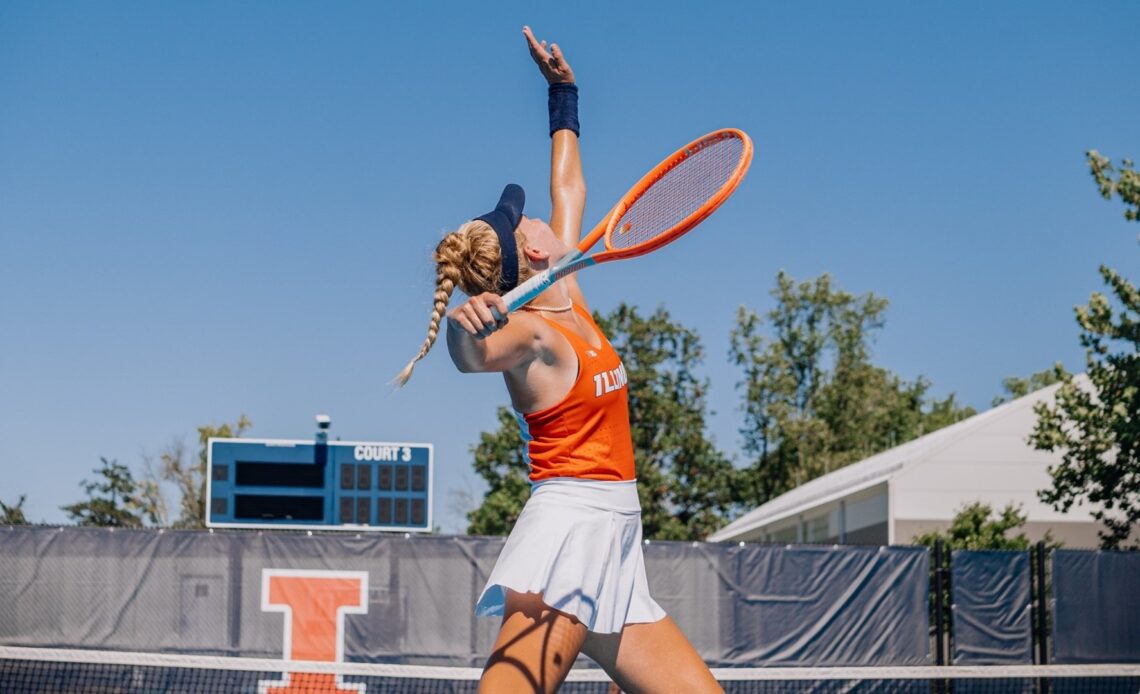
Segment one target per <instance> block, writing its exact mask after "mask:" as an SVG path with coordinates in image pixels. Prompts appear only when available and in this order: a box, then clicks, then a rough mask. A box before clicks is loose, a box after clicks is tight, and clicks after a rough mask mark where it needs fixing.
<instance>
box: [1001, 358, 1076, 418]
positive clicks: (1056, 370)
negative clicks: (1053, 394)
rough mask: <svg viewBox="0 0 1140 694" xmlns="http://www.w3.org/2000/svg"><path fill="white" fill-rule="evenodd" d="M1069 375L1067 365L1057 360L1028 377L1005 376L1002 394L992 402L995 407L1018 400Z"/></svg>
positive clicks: (1002, 383) (1002, 382)
mask: <svg viewBox="0 0 1140 694" xmlns="http://www.w3.org/2000/svg"><path fill="white" fill-rule="evenodd" d="M1068 377H1069V372H1067V371H1065V367H1064V366H1061V362H1057V363H1056V364H1054V365H1053V366H1051V367H1050V368H1048V369H1045V370H1044V371H1038V372H1037V373H1034V374H1030V375H1029V377H1028V378H1019V377H1017V376H1010V377H1009V378H1003V379H1002V381H1001V387H1002V391H1003V392H1002V394H1001V395H999V396H997V397H996V398H994V399H993V402H992V403H991V404H992V405H993V406H994V407H997V406H998V405H1000V404H1002V403H1005V402H1009V401H1010V400H1016V399H1018V398H1021V397H1024V396H1026V395H1029V394H1030V393H1033V392H1035V391H1038V390H1041V389H1042V388H1046V387H1048V386H1051V385H1053V384H1054V383H1060V382H1061V381H1063V380H1065V379H1066V378H1068Z"/></svg>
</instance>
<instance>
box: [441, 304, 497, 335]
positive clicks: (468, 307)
mask: <svg viewBox="0 0 1140 694" xmlns="http://www.w3.org/2000/svg"><path fill="white" fill-rule="evenodd" d="M448 317H449V318H450V319H451V320H452V322H453V323H455V324H456V325H458V326H459V327H460V328H462V329H463V331H464V332H466V333H468V334H469V335H472V336H473V337H477V338H485V337H487V336H488V335H490V334H491V333H493V332H495V331H496V330H499V329H500V328H502V327H503V326H504V325H506V324H507V320H508V318H507V304H506V302H504V301H503V297H501V296H499V295H497V294H490V293H488V294H481V295H479V296H476V297H472V298H471V299H469V300H468V301H467V302H466V303H464V304H463V305H462V306H459V307H458V308H456V309H455V310H454V311H452V312H451V313H450V314H449V315H448Z"/></svg>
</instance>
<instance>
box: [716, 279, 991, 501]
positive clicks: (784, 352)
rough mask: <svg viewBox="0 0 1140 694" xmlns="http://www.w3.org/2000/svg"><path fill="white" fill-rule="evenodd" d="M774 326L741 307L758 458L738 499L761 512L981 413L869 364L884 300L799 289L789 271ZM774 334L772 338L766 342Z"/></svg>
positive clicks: (737, 338)
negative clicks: (808, 485) (818, 481)
mask: <svg viewBox="0 0 1140 694" xmlns="http://www.w3.org/2000/svg"><path fill="white" fill-rule="evenodd" d="M771 294H772V297H773V298H774V299H775V300H776V306H775V307H774V308H773V309H772V310H771V311H769V312H768V313H767V314H766V319H767V321H766V322H765V319H764V318H762V317H761V316H760V315H758V314H756V313H755V312H753V311H751V310H749V309H747V308H746V307H743V306H742V307H741V308H740V309H739V311H738V313H737V323H736V327H735V328H734V329H733V331H732V334H731V347H730V352H729V353H730V356H731V358H732V360H733V361H734V363H736V364H737V365H738V366H740V367H741V369H742V371H743V380H742V381H741V382H740V383H738V387H740V389H741V390H742V391H743V395H744V405H743V410H744V424H743V427H742V428H741V434H742V436H743V438H744V450H745V452H747V453H748V454H749V455H750V456H751V457H752V462H751V464H750V465H749V466H747V467H746V468H744V469H743V470H741V471H740V473H739V475H738V481H737V484H736V485H735V490H736V494H737V497H738V499H739V500H740V502H741V503H743V504H746V505H757V504H762V503H764V502H766V501H768V500H769V499H772V498H774V497H776V496H779V495H780V494H783V493H784V492H786V491H788V490H790V489H792V488H794V487H796V486H797V485H800V484H803V483H804V482H807V481H808V480H811V479H813V478H815V477H818V476H820V475H823V474H826V473H828V472H830V471H832V470H836V469H838V468H841V467H843V466H845V465H847V464H849V463H852V462H855V461H857V460H860V459H862V458H864V457H866V456H869V455H872V454H874V453H876V452H878V451H881V450H884V449H887V448H890V447H892V446H896V445H898V444H900V443H903V442H905V441H908V440H910V439H913V438H915V437H917V436H921V435H922V434H925V433H929V432H930V431H934V430H935V429H938V428H941V427H943V426H946V425H948V424H952V423H954V422H956V421H959V420H961V419H964V418H966V417H968V416H971V415H973V414H974V410H973V409H972V408H969V407H962V406H961V405H959V404H958V403H957V401H956V400H955V397H954V396H953V395H950V396H948V397H947V398H945V399H944V400H934V399H930V398H928V397H927V395H926V394H927V391H928V390H929V388H930V383H929V382H928V381H926V380H925V379H923V378H919V379H917V380H915V381H914V382H907V381H904V380H903V379H901V378H899V377H898V376H896V375H895V374H893V373H891V372H890V371H888V370H886V369H883V368H881V367H878V366H875V365H874V364H872V363H871V361H870V345H871V340H872V337H873V335H874V333H875V331H877V330H879V329H881V328H882V327H883V324H884V313H885V311H886V308H887V301H886V299H883V298H880V297H877V296H875V295H874V294H865V295H863V296H854V295H852V294H849V293H847V292H844V291H842V290H840V289H838V288H837V287H835V286H833V284H832V281H831V278H830V276H828V275H826V274H825V275H821V276H820V277H818V278H816V279H815V280H812V281H809V282H800V283H797V282H796V281H795V280H794V279H792V278H791V277H790V276H788V275H787V274H786V273H784V272H780V273H779V275H778V276H777V277H776V286H775V288H774V289H773V290H772V292H771ZM765 328H767V334H765Z"/></svg>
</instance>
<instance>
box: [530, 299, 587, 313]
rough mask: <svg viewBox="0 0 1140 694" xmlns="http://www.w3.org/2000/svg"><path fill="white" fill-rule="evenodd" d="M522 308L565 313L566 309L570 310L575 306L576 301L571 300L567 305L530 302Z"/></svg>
mask: <svg viewBox="0 0 1140 694" xmlns="http://www.w3.org/2000/svg"><path fill="white" fill-rule="evenodd" d="M521 308H522V309H523V310H524V311H549V312H550V313H565V312H566V311H569V310H570V309H572V308H574V302H573V301H571V302H570V303H568V304H566V305H565V306H553V307H547V306H530V305H529V304H528V305H526V306H523V307H521Z"/></svg>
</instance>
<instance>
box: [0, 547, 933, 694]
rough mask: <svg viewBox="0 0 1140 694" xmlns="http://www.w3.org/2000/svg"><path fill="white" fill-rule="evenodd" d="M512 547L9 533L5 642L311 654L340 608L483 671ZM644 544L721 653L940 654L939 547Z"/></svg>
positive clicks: (700, 647)
mask: <svg viewBox="0 0 1140 694" xmlns="http://www.w3.org/2000/svg"><path fill="white" fill-rule="evenodd" d="M502 546H503V539H502V538H481V537H463V536H438V535H436V536H409V537H405V536H404V535H393V534H375V533H371V534H370V533H343V532H342V533H335V532H326V533H319V532H313V533H312V534H309V533H305V532H269V531H264V532H262V531H215V532H203V531H169V530H168V531H164V532H163V531H155V530H114V531H111V530H108V529H95V528H90V529H88V528H63V529H56V528H12V529H3V530H0V558H2V559H3V560H2V561H0V645H11V646H31V647H53V648H86V649H99V650H123V651H161V652H164V653H176V654H199V655H217V656H238V657H243V658H282V657H285V658H290V659H297V658H296V657H293V656H290V654H289V653H286V652H285V650H286V639H285V634H286V627H287V624H286V621H287V620H291V619H292V620H294V621H291V622H289V625H291V626H290V628H291V629H292V632H291V633H292V634H293V638H292V642H293V643H297V642H298V639H297V634H298V633H299V631H298V630H299V629H309V628H310V627H308V626H306V625H307V624H310V623H311V624H320V623H323V622H322V620H325V621H331V622H332V623H336V621H337V619H340V620H342V622H343V629H340V630H333V631H332V632H329V633H327V634H326V633H317V634H313V635H311V636H312V638H311V640H313V641H314V642H320V643H322V644H326V645H327V644H332V645H331V646H329V649H331V650H330V652H334V653H335V652H336V648H337V647H340V648H341V649H342V650H341V652H342V653H344V654H346V657H348V658H360V659H365V660H369V661H379V662H387V663H402V664H408V665H438V666H461V667H480V666H482V664H483V662H484V661H485V659H486V657H487V654H488V653H490V652H491V648H492V646H493V644H494V641H495V636H496V634H497V632H498V628H499V620H497V619H491V618H477V617H475V616H474V614H473V608H474V605H475V602H476V599H477V597H478V595H479V593H480V591H481V590H482V588H483V586H484V584H485V583H486V581H487V576H488V575H489V573H490V571H491V568H492V567H493V566H494V563H495V560H496V558H497V557H498V554H499V551H500V550H501V549H502ZM644 549H645V561H646V569H647V574H648V578H649V584H650V590H651V592H652V593H653V595H654V596H655V597H656V598H657V600H658V601H659V602H660V603H661V605H662V606H663V607H664V608H665V609H666V610H667V611H668V612H669V614H670V615H671V616H672V617H673V618H674V619H675V620H676V621H677V623H678V624H680V626H681V628H682V629H683V630H684V631H685V633H686V635H687V636H688V638H689V639H690V641H691V642H692V643H693V645H694V647H695V648H696V649H697V651H698V652H699V653H700V654H701V656H702V657H703V658H705V659H706V660H707V661H708V662H709V663H710V664H712V665H716V666H733V667H735V666H759V665H875V664H883V665H885V664H891V665H925V664H928V663H929V662H930V657H929V652H930V644H929V639H928V638H927V636H928V630H929V618H928V614H927V607H926V604H927V596H928V585H927V571H928V565H929V562H928V559H927V553H926V551H925V549H923V548H908V547H889V548H888V547H884V548H874V547H782V546H780V547H777V546H757V545H746V546H743V547H739V546H737V545H717V544H709V543H689V542H651V543H648V544H647V545H646V546H645V548H644ZM329 596H335V597H329ZM306 610H307V611H308V612H306ZM321 610H324V612H322V611H321ZM337 610H340V612H342V613H343V615H342V616H341V617H337V614H338V613H337V612H336V611H337ZM302 614H305V615H306V616H305V617H304V620H302V618H301V616H300V615H302ZM306 620H307V621H306ZM326 642H327V643H326ZM329 657H330V658H331V656H329ZM0 691H3V689H2V688H0Z"/></svg>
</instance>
